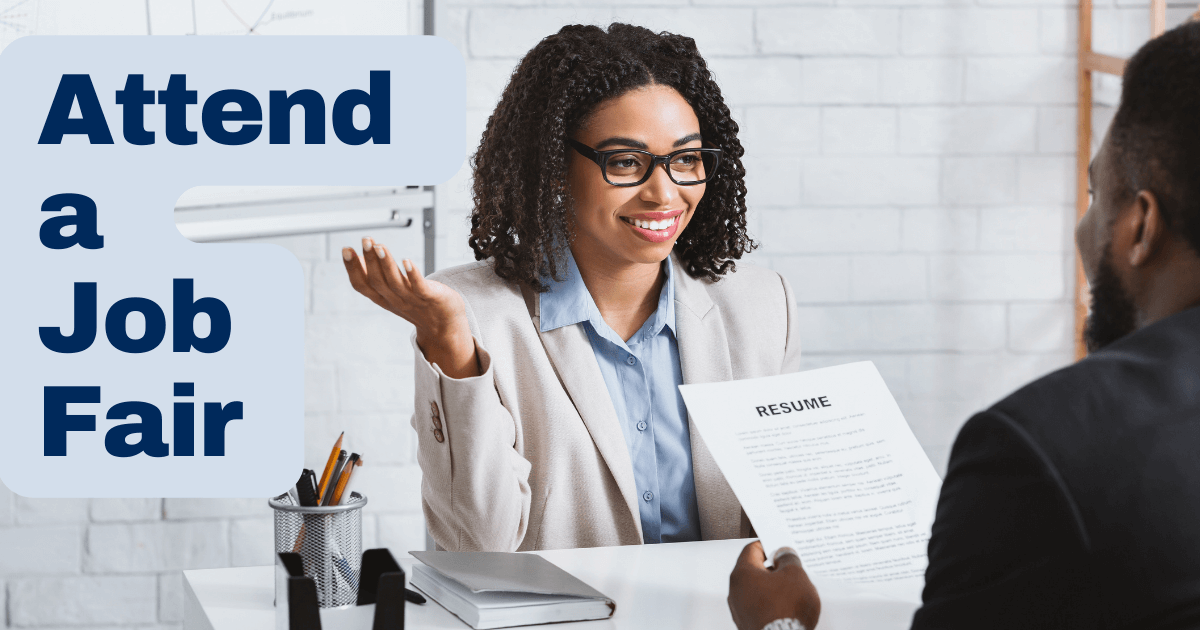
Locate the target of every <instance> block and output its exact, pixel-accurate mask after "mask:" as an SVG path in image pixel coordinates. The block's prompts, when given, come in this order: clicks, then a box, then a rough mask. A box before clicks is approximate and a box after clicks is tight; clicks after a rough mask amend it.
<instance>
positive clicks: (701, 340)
mask: <svg viewBox="0 0 1200 630" xmlns="http://www.w3.org/2000/svg"><path fill="white" fill-rule="evenodd" d="M671 261H672V263H673V264H674V265H675V271H676V272H677V273H676V274H675V277H676V278H677V279H678V280H677V282H676V283H675V303H676V308H675V323H676V325H677V326H678V328H679V336H678V340H679V363H680V367H681V368H682V370H683V382H684V383H685V384H692V383H715V382H719V381H729V380H733V365H732V361H731V359H730V355H729V353H730V351H731V350H732V348H730V347H729V339H728V337H727V336H726V334H725V324H724V322H723V321H722V319H721V316H720V312H721V311H720V308H719V307H718V306H717V305H716V304H715V303H714V302H713V300H712V296H710V295H709V292H708V287H709V283H708V282H707V281H705V280H698V279H696V278H693V277H691V276H689V275H688V274H687V272H686V271H684V269H683V266H682V265H680V264H679V260H678V259H677V258H676V257H675V256H674V255H672V256H671ZM688 432H689V435H690V437H691V442H692V476H693V478H694V479H695V482H696V502H697V504H698V506H697V507H698V508H699V512H700V533H701V535H702V537H703V538H704V539H705V540H714V539H724V538H738V537H741V536H742V535H743V532H742V531H741V530H742V527H741V513H742V506H741V503H740V502H738V500H737V497H736V496H735V495H734V494H733V489H732V488H730V487H729V482H727V481H725V475H723V474H722V473H721V469H720V468H718V467H717V462H716V460H715V459H713V456H712V453H711V452H710V451H709V450H708V446H707V445H706V444H705V443H704V439H703V438H702V437H701V435H700V431H699V430H698V429H697V428H696V423H695V422H692V419H691V413H689V414H688Z"/></svg>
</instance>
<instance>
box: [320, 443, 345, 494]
mask: <svg viewBox="0 0 1200 630" xmlns="http://www.w3.org/2000/svg"><path fill="white" fill-rule="evenodd" d="M345 436H346V432H345V431H342V433H341V435H339V436H338V439H337V442H334V444H333V452H331V453H329V461H328V462H325V472H322V473H321V487H320V488H319V489H318V490H317V502H318V503H320V501H321V497H323V496H325V489H326V488H328V487H329V476H330V475H331V474H333V465H334V464H336V463H337V459H338V455H339V454H340V453H341V452H342V438H343V437H345Z"/></svg>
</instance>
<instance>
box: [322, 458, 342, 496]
mask: <svg viewBox="0 0 1200 630" xmlns="http://www.w3.org/2000/svg"><path fill="white" fill-rule="evenodd" d="M347 459H348V458H347V456H346V449H342V451H341V452H340V453H338V458H337V463H335V464H334V465H333V472H332V473H330V474H329V483H327V484H325V494H324V495H322V496H321V505H333V487H334V486H335V485H337V481H338V477H340V476H341V474H342V468H343V467H344V466H345V465H346V460H347Z"/></svg>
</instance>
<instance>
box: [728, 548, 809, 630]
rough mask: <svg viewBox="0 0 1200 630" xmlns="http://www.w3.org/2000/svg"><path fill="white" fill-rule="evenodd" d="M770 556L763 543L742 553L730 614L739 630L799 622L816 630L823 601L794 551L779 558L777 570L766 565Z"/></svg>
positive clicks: (731, 590)
mask: <svg viewBox="0 0 1200 630" xmlns="http://www.w3.org/2000/svg"><path fill="white" fill-rule="evenodd" d="M766 561H767V556H766V554H765V553H763V548H762V543H760V542H757V541H755V542H752V543H750V544H749V545H746V548H745V549H743V550H742V555H741V556H740V557H738V561H737V564H736V565H734V567H733V573H730V574H729V598H728V600H727V601H728V602H729V612H730V613H731V614H732V615H733V623H735V624H737V627H738V629H739V630H762V627H763V626H765V625H767V624H768V623H771V622H772V621H775V620H776V619H787V618H792V619H799V620H800V623H801V624H803V625H804V627H805V628H807V630H813V628H815V627H816V625H817V618H818V617H820V616H821V598H820V596H818V595H817V588H816V587H815V586H813V583H812V582H811V581H809V579H808V574H807V573H805V572H804V569H803V568H802V567H801V566H800V558H799V557H797V556H796V554H795V553H791V552H790V550H788V552H786V553H782V554H776V557H775V566H774V568H771V569H767V568H766V567H764V566H763V563H765V562H766Z"/></svg>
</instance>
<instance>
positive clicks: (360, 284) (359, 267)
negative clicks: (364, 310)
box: [342, 247, 390, 309]
mask: <svg viewBox="0 0 1200 630" xmlns="http://www.w3.org/2000/svg"><path fill="white" fill-rule="evenodd" d="M342 262H343V263H345V265H346V275H348V276H350V286H351V287H353V288H354V290H355V291H358V292H359V293H361V294H363V295H365V296H366V297H367V299H369V300H371V301H372V302H374V303H376V304H378V305H379V306H382V307H384V308H389V309H390V307H389V305H388V303H387V301H386V300H384V299H383V296H382V295H380V294H379V292H378V291H376V290H375V289H373V288H371V285H370V284H369V283H368V282H367V271H366V267H365V266H364V265H363V261H362V259H360V258H359V257H358V255H357V254H355V253H354V250H353V249H351V248H349V247H345V248H343V249H342Z"/></svg>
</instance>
